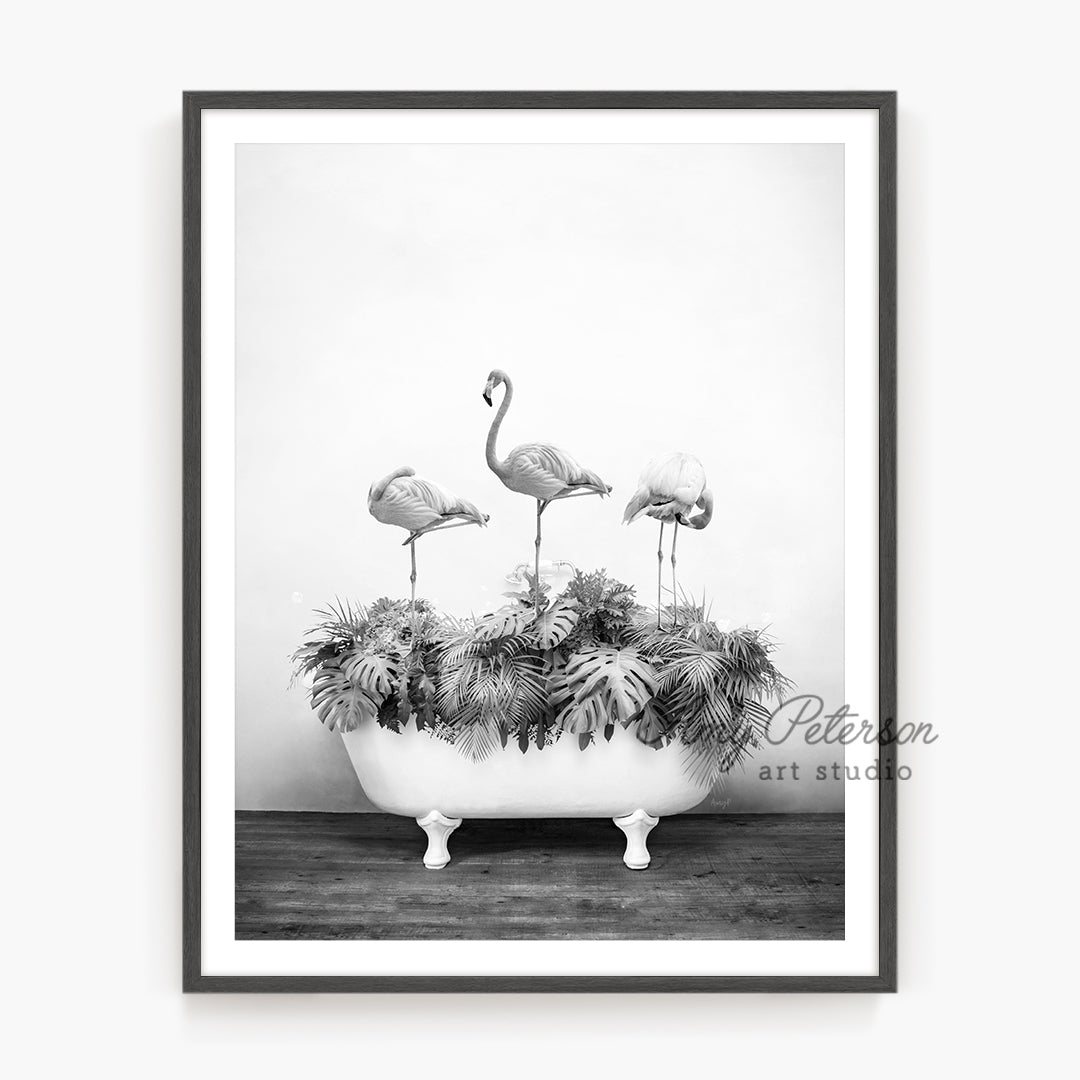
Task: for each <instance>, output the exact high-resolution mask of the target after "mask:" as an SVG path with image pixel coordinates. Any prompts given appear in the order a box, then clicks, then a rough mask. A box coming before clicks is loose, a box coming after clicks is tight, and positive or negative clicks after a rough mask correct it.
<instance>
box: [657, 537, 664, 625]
mask: <svg viewBox="0 0 1080 1080" xmlns="http://www.w3.org/2000/svg"><path fill="white" fill-rule="evenodd" d="M663 574H664V523H663V522H662V521H661V522H660V542H659V546H658V547H657V549H656V629H657V630H662V629H663V626H662V625H661V622H660V613H661V612H662V611H663V610H664V607H663V602H662V599H663V593H664V589H663Z"/></svg>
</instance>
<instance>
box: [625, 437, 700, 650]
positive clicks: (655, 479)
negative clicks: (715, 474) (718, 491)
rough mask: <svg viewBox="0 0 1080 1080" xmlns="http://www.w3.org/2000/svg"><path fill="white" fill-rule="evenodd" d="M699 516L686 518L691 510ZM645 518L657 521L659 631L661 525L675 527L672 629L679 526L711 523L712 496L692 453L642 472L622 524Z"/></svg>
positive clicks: (665, 457)
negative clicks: (697, 510)
mask: <svg viewBox="0 0 1080 1080" xmlns="http://www.w3.org/2000/svg"><path fill="white" fill-rule="evenodd" d="M695 506H696V507H698V508H699V509H700V510H701V511H702V513H700V514H695V515H694V516H693V517H688V516H687V515H688V514H689V513H690V511H691V510H692V509H693V508H694V507H695ZM643 514H644V515H647V516H648V517H651V518H653V519H654V520H655V521H659V522H660V545H659V547H658V548H657V551H656V628H657V630H660V629H662V625H661V613H662V611H663V603H662V596H663V585H662V577H663V569H664V525H665V524H674V526H675V531H674V533H673V534H672V538H671V592H672V610H673V611H674V613H675V617H674V622H673V624H672V629H675V627H677V626H678V625H679V594H678V583H677V582H676V580H675V544H676V541H678V539H679V526H680V525H685V526H687V527H688V528H691V529H704V528H705V526H706V525H708V524H709V522H710V521H712V515H713V493H712V492H711V491H710V490H709V489H708V488H707V487H706V486H705V469H704V466H702V464H701V462H700V461H699V460H698V459H697V458H696V457H694V455H693V454H684V453H681V452H679V451H675V452H673V453H670V454H661V455H660V456H659V457H655V458H653V459H652V461H650V462H649V464H648V465H646V466H645V468H644V469H643V470H642V472H641V476H640V477H639V478H638V489H637V491H635V492H634V494H633V497H632V498H631V499H630V501H629V502H628V503H627V504H626V511H625V513H624V514H623V524H624V525H628V524H630V522H632V521H637V519H638V518H639V517H641V516H642V515H643Z"/></svg>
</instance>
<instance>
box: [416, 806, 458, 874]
mask: <svg viewBox="0 0 1080 1080" xmlns="http://www.w3.org/2000/svg"><path fill="white" fill-rule="evenodd" d="M416 824H417V825H419V826H420V828H421V829H423V830H424V832H426V833H427V851H425V852H424V865H425V866H426V867H427V868H428V869H429V870H441V869H442V868H443V867H444V866H445V865H446V864H447V863H448V862H449V861H450V850H449V848H447V846H446V842H447V841H448V840H449V839H450V834H451V833H452V832H453V831H454V830H455V829H456V828H457V827H458V826H459V825H460V824H461V818H453V817H447V816H446V815H445V814H440V813H439V811H438V810H432V811H431V813H430V814H427V815H426V816H424V817H418V818H417V819H416Z"/></svg>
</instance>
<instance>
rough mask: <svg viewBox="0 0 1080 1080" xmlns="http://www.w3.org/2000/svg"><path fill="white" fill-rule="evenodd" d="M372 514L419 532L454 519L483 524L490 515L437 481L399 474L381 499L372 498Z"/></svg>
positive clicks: (384, 491) (381, 519)
mask: <svg viewBox="0 0 1080 1080" xmlns="http://www.w3.org/2000/svg"><path fill="white" fill-rule="evenodd" d="M368 508H369V509H370V510H371V513H372V516H373V517H375V518H376V519H377V520H379V521H381V522H383V523H384V524H386V525H397V526H399V527H400V528H402V529H408V530H409V531H410V532H418V531H420V530H423V529H428V528H430V527H431V526H433V525H437V524H439V523H440V522H442V521H448V520H451V519H453V518H463V519H465V520H466V521H472V522H475V523H476V524H477V525H483V524H485V523H486V522H487V515H486V514H483V513H481V512H480V510H478V509H477V508H476V507H475V506H474V505H473V504H472V503H470V502H468V501H467V500H465V499H460V498H458V497H457V496H456V495H453V494H451V492H449V491H447V490H446V489H445V488H444V487H441V486H440V485H439V484H436V483H435V482H434V481H433V480H426V479H424V478H423V477H421V476H415V475H408V476H398V477H396V478H395V479H393V480H391V481H390V483H388V484H387V485H386V487H385V488H384V489H383V492H382V497H381V498H380V499H375V500H369V502H368Z"/></svg>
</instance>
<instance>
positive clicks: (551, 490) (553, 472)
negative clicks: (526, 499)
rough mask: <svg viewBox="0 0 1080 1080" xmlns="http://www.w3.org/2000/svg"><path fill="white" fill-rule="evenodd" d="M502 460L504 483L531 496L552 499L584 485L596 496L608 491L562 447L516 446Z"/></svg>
mask: <svg viewBox="0 0 1080 1080" xmlns="http://www.w3.org/2000/svg"><path fill="white" fill-rule="evenodd" d="M506 463H507V465H508V466H509V477H508V478H507V479H506V480H504V481H503V482H504V483H505V484H506V486H507V487H509V488H511V489H512V490H513V491H520V492H522V493H523V494H525V495H531V496H532V497H533V498H535V499H555V498H558V497H559V496H560V495H564V494H566V493H567V492H569V491H573V490H574V489H575V488H588V489H590V490H592V491H595V492H596V493H597V494H599V495H606V494H607V493H608V492H609V491H610V490H611V489H610V488H609V487H608V486H607V484H605V483H604V481H603V480H601V479H600V477H599V476H598V475H597V474H596V473H594V472H593V471H592V470H591V469H583V468H582V467H581V466H580V465H579V464H578V463H577V462H576V461H575V460H574V459H573V458H572V457H571V456H570V455H569V454H568V453H567V452H566V451H565V450H560V449H559V448H558V447H557V446H551V445H550V444H549V443H525V444H523V445H522V446H516V447H514V449H513V450H511V451H510V454H509V456H508V457H507V459H506Z"/></svg>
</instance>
